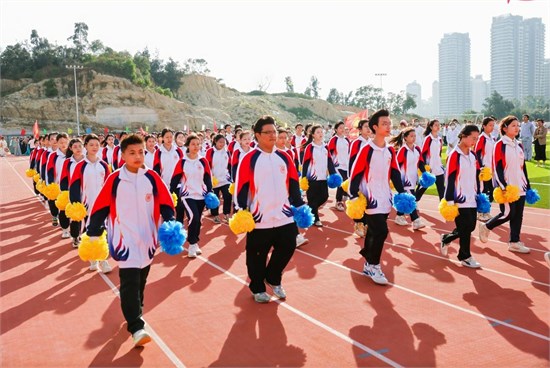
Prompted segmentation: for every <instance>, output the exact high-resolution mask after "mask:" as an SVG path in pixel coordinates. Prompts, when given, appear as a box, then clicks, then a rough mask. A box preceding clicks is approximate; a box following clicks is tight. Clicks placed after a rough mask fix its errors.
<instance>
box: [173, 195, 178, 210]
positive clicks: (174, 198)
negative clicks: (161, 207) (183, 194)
mask: <svg viewBox="0 0 550 368" xmlns="http://www.w3.org/2000/svg"><path fill="white" fill-rule="evenodd" d="M172 202H174V207H176V206H177V205H178V195H177V194H176V193H172Z"/></svg>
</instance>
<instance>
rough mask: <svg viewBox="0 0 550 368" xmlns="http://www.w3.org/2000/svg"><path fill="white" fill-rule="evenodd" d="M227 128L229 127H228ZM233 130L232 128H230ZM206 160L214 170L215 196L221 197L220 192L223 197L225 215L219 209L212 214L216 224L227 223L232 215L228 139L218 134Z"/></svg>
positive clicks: (212, 211) (211, 212)
mask: <svg viewBox="0 0 550 368" xmlns="http://www.w3.org/2000/svg"><path fill="white" fill-rule="evenodd" d="M226 126H227V125H226ZM229 127H230V128H231V126H229ZM206 160H207V161H208V164H209V165H210V169H211V170H212V178H213V179H212V181H213V184H212V185H213V187H214V194H215V195H216V196H218V197H219V195H220V192H221V193H222V197H223V215H222V216H221V217H220V215H219V208H213V209H211V210H210V214H211V215H212V216H214V222H215V223H216V224H219V223H221V222H224V223H227V222H228V221H229V218H228V216H229V214H230V213H231V194H230V193H229V185H230V182H229V180H230V179H231V167H230V157H229V152H227V148H226V138H225V137H224V136H223V135H221V134H217V135H216V136H215V137H214V140H213V146H212V147H211V148H210V149H209V150H208V151H206Z"/></svg>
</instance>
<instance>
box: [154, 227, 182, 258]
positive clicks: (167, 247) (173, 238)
mask: <svg viewBox="0 0 550 368" xmlns="http://www.w3.org/2000/svg"><path fill="white" fill-rule="evenodd" d="M158 238H159V242H160V245H161V246H162V249H163V250H164V252H166V253H167V254H168V255H171V256H174V255H176V254H180V253H181V252H183V243H185V240H186V239H187V232H186V231H185V230H184V229H183V225H182V224H181V222H177V221H175V220H172V221H165V222H163V223H162V225H160V227H159V235H158Z"/></svg>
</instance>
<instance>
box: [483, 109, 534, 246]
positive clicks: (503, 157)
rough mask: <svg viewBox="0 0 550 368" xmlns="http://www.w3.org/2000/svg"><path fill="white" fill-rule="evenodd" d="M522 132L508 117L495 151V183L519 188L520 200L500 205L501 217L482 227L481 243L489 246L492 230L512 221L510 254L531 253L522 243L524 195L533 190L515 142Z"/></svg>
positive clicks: (520, 149)
mask: <svg viewBox="0 0 550 368" xmlns="http://www.w3.org/2000/svg"><path fill="white" fill-rule="evenodd" d="M519 129H520V128H519V121H518V119H517V118H516V117H515V116H512V115H509V116H507V117H505V118H504V119H502V121H501V122H500V134H501V136H502V138H500V140H499V141H498V142H497V143H496V144H495V149H494V151H493V179H494V182H495V184H496V185H498V187H500V189H501V190H503V191H505V190H506V186H508V185H514V186H516V187H518V188H519V194H520V197H519V199H518V200H516V201H514V202H511V203H503V204H500V206H499V207H500V213H499V214H498V215H496V216H495V217H493V218H491V219H490V220H488V221H487V222H486V223H485V224H481V225H480V226H479V240H481V241H482V242H483V243H487V241H488V240H489V232H490V231H491V230H493V229H494V228H495V227H497V226H500V225H502V224H504V223H506V222H508V221H510V238H509V242H508V250H509V251H511V252H516V253H529V252H530V249H529V248H528V247H526V246H525V244H523V242H521V241H520V235H521V224H522V222H523V209H524V207H525V193H526V191H527V190H529V189H531V185H530V184H529V177H528V175H527V167H526V165H525V156H524V150H523V146H522V145H521V143H520V142H519V141H518V140H517V139H516V136H517V135H518V134H519Z"/></svg>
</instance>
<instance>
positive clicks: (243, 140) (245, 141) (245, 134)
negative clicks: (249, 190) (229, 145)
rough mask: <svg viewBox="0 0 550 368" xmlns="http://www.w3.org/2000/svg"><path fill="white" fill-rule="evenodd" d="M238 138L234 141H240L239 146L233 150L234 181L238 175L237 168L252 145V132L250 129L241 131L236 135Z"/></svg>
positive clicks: (232, 177) (232, 171) (232, 167)
mask: <svg viewBox="0 0 550 368" xmlns="http://www.w3.org/2000/svg"><path fill="white" fill-rule="evenodd" d="M236 138H237V139H236V140H235V141H233V142H237V141H238V142H239V145H238V148H237V149H236V150H235V151H233V153H232V154H231V161H230V163H231V181H232V182H233V183H234V182H235V178H236V176H237V168H238V166H239V163H240V162H241V160H242V158H243V157H244V155H245V154H247V153H248V152H249V151H250V150H251V149H252V147H250V141H251V139H252V137H251V135H250V132H249V131H248V130H245V131H242V130H240V131H239V135H238V136H237V137H236Z"/></svg>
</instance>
